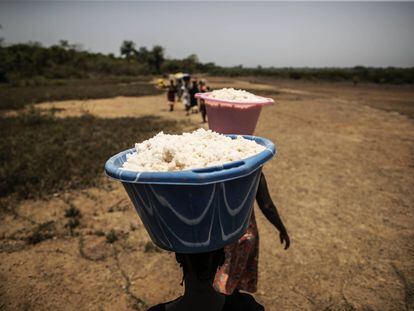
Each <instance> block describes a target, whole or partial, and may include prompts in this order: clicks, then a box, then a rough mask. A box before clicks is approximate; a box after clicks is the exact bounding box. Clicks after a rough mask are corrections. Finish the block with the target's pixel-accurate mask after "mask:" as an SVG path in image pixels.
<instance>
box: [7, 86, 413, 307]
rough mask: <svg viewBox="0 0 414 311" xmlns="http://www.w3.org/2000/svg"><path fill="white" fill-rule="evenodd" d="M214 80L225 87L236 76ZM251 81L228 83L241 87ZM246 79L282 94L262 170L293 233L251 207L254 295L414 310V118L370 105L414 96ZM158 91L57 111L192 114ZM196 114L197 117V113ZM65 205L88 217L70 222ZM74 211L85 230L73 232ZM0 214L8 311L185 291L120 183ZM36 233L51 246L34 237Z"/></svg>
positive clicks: (266, 130) (269, 116) (267, 114)
mask: <svg viewBox="0 0 414 311" xmlns="http://www.w3.org/2000/svg"><path fill="white" fill-rule="evenodd" d="M212 82H213V83H212V84H214V85H215V86H220V84H221V83H226V85H227V83H228V80H226V79H215V80H214V79H213V81H212ZM246 83H247V82H244V81H236V82H235V81H234V80H233V85H234V86H238V87H240V85H246ZM248 85H251V88H252V89H262V90H264V91H266V92H272V91H274V92H275V94H276V95H275V97H276V100H277V101H278V105H275V106H272V107H268V108H266V109H264V111H263V112H262V115H261V117H260V121H259V125H258V128H257V135H261V136H264V137H268V138H270V139H271V140H273V141H274V142H275V143H276V144H277V146H278V156H277V157H276V158H275V159H274V160H272V161H271V162H270V163H269V164H267V165H266V167H265V169H264V171H265V174H266V176H267V179H268V183H269V186H270V190H271V193H272V196H273V198H274V201H275V202H277V204H278V207H279V211H280V213H281V215H282V217H283V219H284V220H285V222H286V226H287V228H288V230H289V232H290V235H291V238H292V246H291V248H290V249H289V250H288V251H283V250H282V248H281V246H280V244H279V243H278V239H277V238H278V236H277V232H276V231H275V229H274V228H272V227H271V225H270V224H269V223H268V222H266V220H265V219H264V217H263V216H262V215H261V214H260V211H258V210H257V211H256V215H257V216H258V226H259V232H260V239H261V249H260V264H259V265H260V266H259V270H260V271H259V277H260V278H259V290H258V292H257V293H256V295H255V296H256V298H257V299H258V300H259V301H260V302H262V303H263V304H264V305H265V306H266V309H267V310H353V309H355V310H414V209H413V202H414V194H413V191H412V189H413V188H414V159H413V155H414V122H413V120H412V119H409V118H408V117H406V116H403V115H400V114H398V113H395V112H387V111H384V110H380V109H375V108H372V106H373V105H374V104H373V102H378V101H379V102H380V104H381V105H383V106H384V107H385V106H386V108H387V109H385V110H394V109H393V106H392V105H393V103H395V101H396V100H397V101H398V105H401V104H404V105H407V106H408V105H411V104H412V100H413V98H414V91H413V90H406V89H400V88H396V87H395V88H392V87H384V88H380V87H370V86H367V87H365V88H364V87H363V86H358V87H357V88H353V87H352V86H346V85H334V84H320V83H318V84H310V83H287V82H269V83H268V84H263V83H261V84H248ZM264 85H265V86H264ZM245 87H246V86H245ZM246 88H248V87H246ZM163 99H164V97H163V96H153V97H143V98H116V99H108V100H92V101H70V102H62V103H54V104H53V106H54V107H56V108H64V109H65V110H62V111H60V112H58V114H59V115H60V116H62V117H64V116H70V115H78V114H81V113H83V112H84V111H88V112H89V113H92V114H94V115H96V116H100V117H114V116H126V115H128V116H131V114H132V115H137V116H139V115H142V114H153V115H161V116H164V117H171V118H178V119H180V120H186V117H185V116H184V115H183V111H181V109H180V110H178V111H176V112H174V113H169V112H168V111H166V110H163V109H164V108H163V104H164V103H163ZM393 99H394V101H393ZM39 106H40V107H43V108H50V107H51V106H52V104H50V103H46V104H41V105H39ZM396 110H398V109H396ZM190 122H191V124H192V125H194V126H196V125H198V124H199V115H193V116H191V117H190ZM70 207H72V208H73V207H76V208H77V209H79V210H80V214H81V217H80V218H79V217H78V216H75V217H65V210H68V209H69V208H70ZM76 217H78V220H79V222H80V225H79V226H78V227H75V228H74V229H73V230H71V229H70V222H71V221H73V219H75V218H76ZM1 221H2V226H0V237H1V240H0V243H1V244H0V309H1V310H26V309H27V310H50V309H59V310H76V309H77V310H86V309H87V310H114V309H116V310H134V309H135V310H141V309H142V310H143V309H145V305H153V304H156V303H159V302H161V301H165V300H168V299H172V298H174V297H176V296H177V295H179V294H180V293H181V291H182V288H181V287H180V285H179V283H180V281H181V273H180V270H179V267H178V265H177V264H176V263H175V259H174V255H173V254H171V253H168V252H164V251H160V250H158V249H157V248H155V247H153V245H152V243H151V242H150V240H149V237H148V235H147V234H146V232H145V229H144V228H143V226H142V224H141V223H140V221H139V219H138V217H137V216H136V213H135V211H134V210H133V208H132V205H131V204H130V202H129V201H128V199H127V196H126V194H125V193H124V190H123V188H122V187H121V186H120V185H118V184H116V183H113V182H110V181H104V184H103V186H102V187H101V188H99V189H95V188H93V189H87V190H85V191H82V192H73V193H61V194H57V196H56V197H55V198H53V199H51V200H48V201H36V202H33V201H27V202H23V203H21V204H20V205H19V206H18V208H17V210H16V214H15V215H3V216H2V220H1ZM68 224H69V226H68ZM111 230H114V231H113V234H108V233H109V232H110V231H111ZM105 234H106V236H105ZM115 237H116V239H117V240H116V241H114V240H115ZM36 239H38V240H42V241H41V242H39V243H37V244H34V245H32V244H29V243H27V242H26V241H32V242H33V241H37V240H36ZM108 241H110V242H113V243H108Z"/></svg>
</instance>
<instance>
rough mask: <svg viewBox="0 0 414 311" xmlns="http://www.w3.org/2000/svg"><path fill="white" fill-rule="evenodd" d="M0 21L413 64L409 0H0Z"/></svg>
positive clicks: (236, 49)
mask: <svg viewBox="0 0 414 311" xmlns="http://www.w3.org/2000/svg"><path fill="white" fill-rule="evenodd" d="M0 24H1V25H2V28H3V29H1V30H0V37H4V38H5V40H6V42H25V41H29V40H31V41H40V42H42V43H43V44H44V45H51V44H54V43H57V42H58V41H59V39H66V40H69V42H71V43H80V44H82V45H83V47H84V48H85V49H87V50H90V51H99V52H104V53H110V52H113V53H115V54H119V46H120V44H121V42H122V40H124V39H129V40H133V41H134V42H135V43H136V44H137V46H143V45H144V46H147V47H151V46H153V45H155V44H160V45H162V46H164V47H165V48H166V53H167V55H168V56H170V57H177V58H181V57H185V56H188V55H189V54H191V53H195V54H197V55H198V56H199V58H200V60H202V61H203V62H209V61H212V62H215V63H217V64H219V65H238V64H243V65H244V66H257V65H259V64H260V65H262V66H276V67H284V66H309V67H313V66H317V67H324V66H355V65H366V66H403V67H407V66H414V3H395V2H394V3H384V2H381V3H375V2H365V3H356V2H347V3H338V2H333V3H326V2H319V3H311V2H293V3H292V2H290V3H288V2H227V3H219V2H201V3H200V2H198V3H194V2H152V3H151V2H69V1H68V2H62V1H60V2H0Z"/></svg>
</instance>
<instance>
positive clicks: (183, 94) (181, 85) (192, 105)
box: [167, 79, 210, 123]
mask: <svg viewBox="0 0 414 311" xmlns="http://www.w3.org/2000/svg"><path fill="white" fill-rule="evenodd" d="M190 82H191V85H190ZM209 91H210V87H208V86H207V85H206V83H205V81H203V80H200V81H197V80H192V81H190V79H178V80H177V82H176V83H175V82H174V80H170V85H169V86H168V89H167V101H168V105H169V107H170V111H174V105H175V102H176V101H181V102H182V103H183V104H184V108H185V111H186V115H187V116H189V115H190V113H197V112H200V113H201V117H202V120H203V123H205V122H207V110H206V105H205V102H204V100H203V99H200V100H198V99H197V98H196V97H195V95H196V94H197V93H204V92H209Z"/></svg>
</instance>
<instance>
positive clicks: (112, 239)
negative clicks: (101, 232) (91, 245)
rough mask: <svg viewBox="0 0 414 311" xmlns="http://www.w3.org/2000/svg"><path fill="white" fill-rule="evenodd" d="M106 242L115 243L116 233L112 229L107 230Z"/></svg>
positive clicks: (116, 239)
mask: <svg viewBox="0 0 414 311" xmlns="http://www.w3.org/2000/svg"><path fill="white" fill-rule="evenodd" d="M105 237H106V242H107V243H109V244H112V243H115V242H116V241H118V237H117V235H116V232H115V231H114V230H113V229H112V230H111V231H109V232H108V233H107V234H106V235H105Z"/></svg>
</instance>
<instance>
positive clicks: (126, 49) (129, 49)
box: [120, 40, 136, 61]
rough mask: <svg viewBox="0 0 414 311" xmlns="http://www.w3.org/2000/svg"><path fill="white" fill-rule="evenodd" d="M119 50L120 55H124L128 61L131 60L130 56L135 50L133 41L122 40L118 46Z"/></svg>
mask: <svg viewBox="0 0 414 311" xmlns="http://www.w3.org/2000/svg"><path fill="white" fill-rule="evenodd" d="M120 52H121V55H122V56H125V58H126V59H127V60H128V61H130V60H131V56H132V55H133V54H134V53H136V50H135V43H134V42H133V41H129V40H124V42H122V45H121V48H120Z"/></svg>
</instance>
